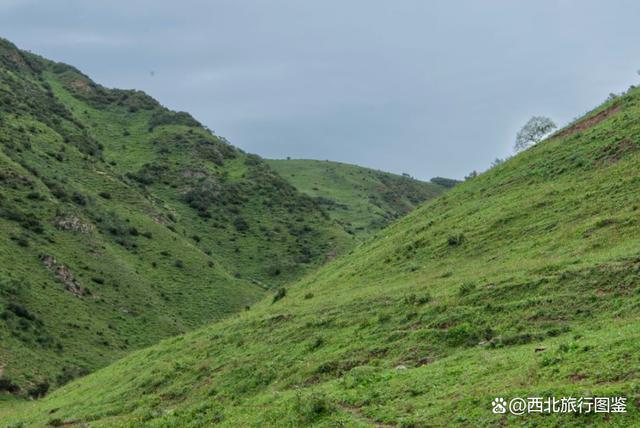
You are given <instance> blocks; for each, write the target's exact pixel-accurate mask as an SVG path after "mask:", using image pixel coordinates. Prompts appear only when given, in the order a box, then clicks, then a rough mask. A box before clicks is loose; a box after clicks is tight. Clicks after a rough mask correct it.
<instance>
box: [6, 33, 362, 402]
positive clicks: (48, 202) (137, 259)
mask: <svg viewBox="0 0 640 428" xmlns="http://www.w3.org/2000/svg"><path fill="white" fill-rule="evenodd" d="M352 244H353V238H352V237H351V236H349V235H347V233H345V231H344V230H343V229H342V228H341V227H340V226H339V225H337V224H336V223H335V222H334V221H333V220H331V218H330V217H329V216H328V214H327V213H326V212H325V211H324V209H323V207H322V206H321V205H320V204H319V203H318V202H317V201H315V200H314V199H313V198H311V197H309V196H305V195H304V194H302V193H300V192H298V191H297V190H296V189H295V188H294V187H293V186H291V185H290V184H289V183H288V182H287V181H285V180H283V179H282V178H281V177H280V176H279V175H278V174H276V173H275V172H274V171H273V170H272V169H271V168H270V167H269V165H268V164H266V163H265V162H264V161H263V160H262V159H261V158H260V157H258V156H255V155H250V154H247V153H244V152H243V151H241V150H239V149H237V148H235V147H233V146H231V145H230V144H229V143H228V142H227V141H226V140H224V139H223V138H221V137H218V136H216V135H213V134H212V133H211V132H210V131H209V130H207V129H206V128H204V127H203V126H201V125H200V124H199V123H198V122H197V121H196V120H195V119H194V118H192V117H191V116H190V115H189V114H187V113H182V112H173V111H170V110H168V109H166V108H164V107H162V106H161V105H160V104H159V103H158V102H157V101H155V100H154V99H152V98H151V97H149V96H147V95H146V94H144V93H142V92H139V91H130V90H117V89H107V88H105V87H103V86H100V85H98V84H96V83H94V82H93V81H91V80H90V79H89V78H88V77H87V76H85V75H83V74H82V73H81V72H79V71H78V70H76V69H75V68H73V67H71V66H68V65H65V64H61V63H55V62H51V61H48V60H46V59H43V58H41V57H38V56H36V55H33V54H30V53H27V52H24V51H21V50H19V49H17V48H16V47H15V46H14V45H12V44H11V43H9V42H7V41H4V40H0V375H2V377H1V378H0V393H1V392H2V391H3V390H4V391H10V392H15V391H19V392H20V393H21V394H29V393H30V394H31V395H38V394H40V393H41V392H42V391H43V390H46V389H47V387H48V386H50V387H54V386H56V385H60V384H63V383H65V382H67V381H68V380H70V379H72V378H73V377H76V376H78V375H80V374H84V373H87V372H89V371H92V370H94V369H95V368H96V367H99V366H102V365H104V364H106V363H108V362H110V361H112V360H114V359H115V358H117V357H119V356H122V355H124V354H125V353H127V352H130V351H131V350H133V349H136V348H139V347H141V346H145V345H149V344H151V343H154V342H156V341H158V340H159V339H160V338H163V337H167V336H171V335H175V334H179V333H182V332H185V331H187V330H189V329H192V328H194V327H196V326H198V325H201V324H203V323H206V322H210V321H212V320H216V319H219V318H221V317H223V316H225V315H227V314H229V313H232V312H236V311H239V310H244V308H245V306H250V305H251V304H253V303H254V302H255V301H256V300H257V299H258V298H260V297H261V296H262V295H263V294H264V293H265V290H266V289H269V288H272V287H276V286H278V285H279V284H283V283H286V282H289V281H292V280H294V279H296V278H299V277H300V276H301V275H303V274H304V273H305V272H308V271H309V270H310V269H311V268H315V267H317V266H319V265H321V264H322V263H324V262H325V261H326V260H328V259H330V258H332V257H334V256H335V255H336V254H340V253H341V252H343V251H344V250H345V249H347V248H350V247H351V246H352Z"/></svg>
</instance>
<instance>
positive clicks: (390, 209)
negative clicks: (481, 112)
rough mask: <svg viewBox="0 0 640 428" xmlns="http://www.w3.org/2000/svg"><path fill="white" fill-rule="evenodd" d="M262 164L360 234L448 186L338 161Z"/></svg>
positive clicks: (368, 231)
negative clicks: (269, 167)
mask: <svg viewBox="0 0 640 428" xmlns="http://www.w3.org/2000/svg"><path fill="white" fill-rule="evenodd" d="M266 162H267V163H268V164H269V165H270V166H271V167H272V168H273V169H274V170H275V171H277V172H278V173H279V174H280V176H281V177H282V178H284V179H285V180H287V181H288V182H289V183H291V184H292V185H293V186H294V187H295V188H296V189H298V190H299V191H300V192H302V193H304V194H306V195H309V196H311V197H313V198H314V199H315V200H316V201H317V202H318V203H319V204H320V205H321V206H322V207H323V208H324V209H325V210H326V211H327V212H328V213H329V215H330V216H331V217H332V218H334V219H335V220H337V221H338V223H340V224H341V225H343V227H344V228H345V229H346V230H347V231H348V232H349V233H351V234H354V235H356V236H358V237H367V236H370V235H371V234H373V233H375V232H376V231H378V230H380V229H382V228H383V227H384V226H386V225H387V224H389V223H390V222H391V221H393V220H395V219H397V218H400V217H402V216H403V215H406V214H407V213H409V212H410V211H411V210H413V209H414V208H415V207H416V206H418V205H419V204H421V203H422V202H425V201H427V200H429V199H431V198H434V197H436V196H438V195H439V194H441V193H442V192H443V191H445V190H446V189H447V188H446V187H445V186H442V185H440V184H436V183H425V182H423V181H419V180H415V179H413V178H411V177H408V176H403V175H396V174H390V173H387V172H381V171H376V170H373V169H369V168H363V167H360V166H357V165H350V164H346V163H340V162H331V161H318V160H304V159H296V160H291V159H288V160H271V159H269V160H267V161H266ZM443 180H447V179H443ZM447 184H449V182H447Z"/></svg>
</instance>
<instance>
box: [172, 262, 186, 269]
mask: <svg viewBox="0 0 640 428" xmlns="http://www.w3.org/2000/svg"><path fill="white" fill-rule="evenodd" d="M173 265H174V266H175V267H177V268H180V269H182V268H184V262H183V261H182V260H176V261H175V262H173Z"/></svg>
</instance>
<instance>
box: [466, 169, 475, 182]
mask: <svg viewBox="0 0 640 428" xmlns="http://www.w3.org/2000/svg"><path fill="white" fill-rule="evenodd" d="M477 176H478V171H476V170H473V171H471V172H470V173H469V175H465V177H464V180H465V181H467V180H471V179H472V178H476V177H477Z"/></svg>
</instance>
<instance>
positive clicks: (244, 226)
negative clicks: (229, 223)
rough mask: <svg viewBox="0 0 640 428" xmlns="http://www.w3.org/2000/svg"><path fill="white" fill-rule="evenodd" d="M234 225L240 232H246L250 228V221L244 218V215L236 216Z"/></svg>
mask: <svg viewBox="0 0 640 428" xmlns="http://www.w3.org/2000/svg"><path fill="white" fill-rule="evenodd" d="M233 226H234V227H235V228H236V230H237V231H238V232H244V231H247V230H249V223H247V221H246V220H245V219H244V218H242V217H239V216H238V217H236V218H235V220H234V221H233Z"/></svg>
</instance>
